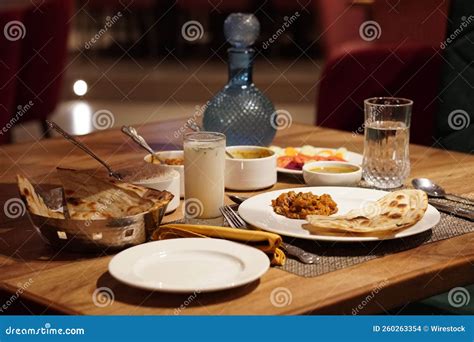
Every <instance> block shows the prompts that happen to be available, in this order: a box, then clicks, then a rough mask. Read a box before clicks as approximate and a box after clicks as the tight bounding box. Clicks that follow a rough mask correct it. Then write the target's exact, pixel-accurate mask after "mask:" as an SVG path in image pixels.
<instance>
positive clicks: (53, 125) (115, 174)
mask: <svg viewBox="0 0 474 342" xmlns="http://www.w3.org/2000/svg"><path fill="white" fill-rule="evenodd" d="M46 124H47V125H48V126H49V127H50V128H52V129H54V130H55V131H56V132H58V133H59V134H61V135H62V136H63V137H64V138H65V139H66V140H68V141H69V142H71V143H73V144H74V145H76V146H77V147H79V148H80V149H81V150H83V151H84V152H86V153H87V154H88V155H90V156H91V157H92V158H94V159H95V160H97V161H98V162H99V163H101V164H102V165H103V166H104V167H105V168H106V169H107V171H109V176H111V177H114V178H116V179H118V180H122V179H123V177H122V175H121V174H120V173H118V172H117V171H114V170H113V169H112V168H111V167H110V165H109V164H107V163H106V162H105V161H103V160H102V159H100V158H99V157H98V156H97V155H96V154H95V153H94V152H92V150H91V149H89V148H88V147H87V146H86V145H84V144H83V143H81V142H79V141H78V140H76V138H74V137H73V136H72V135H70V134H69V133H67V132H66V131H64V130H63V129H62V128H61V127H59V125H58V124H56V123H55V122H53V121H49V120H46Z"/></svg>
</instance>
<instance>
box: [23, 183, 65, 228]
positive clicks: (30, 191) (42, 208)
mask: <svg viewBox="0 0 474 342" xmlns="http://www.w3.org/2000/svg"><path fill="white" fill-rule="evenodd" d="M16 178H17V182H18V190H19V191H20V196H21V197H22V198H23V200H24V201H26V204H27V207H28V211H29V212H31V213H33V214H35V215H39V216H44V217H52V218H59V219H64V214H63V213H60V212H57V211H53V210H51V209H50V208H48V206H47V205H46V204H45V203H44V200H43V198H42V197H41V196H40V195H38V194H37V193H36V190H35V188H34V187H33V185H32V184H31V183H30V181H29V180H28V179H27V178H25V177H23V176H21V175H17V176H16Z"/></svg>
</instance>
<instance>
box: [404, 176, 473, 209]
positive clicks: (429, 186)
mask: <svg viewBox="0 0 474 342" xmlns="http://www.w3.org/2000/svg"><path fill="white" fill-rule="evenodd" d="M411 184H413V186H414V187H415V188H416V189H419V190H423V191H424V192H426V193H427V194H428V196H430V197H435V198H444V199H447V200H451V201H454V202H463V201H464V202H469V203H470V204H471V205H474V201H473V200H471V199H469V198H466V197H462V196H457V195H453V194H448V193H446V191H445V190H444V189H443V188H442V187H441V186H439V185H438V184H436V183H434V182H433V181H432V180H431V179H428V178H414V179H413V180H412V181H411Z"/></svg>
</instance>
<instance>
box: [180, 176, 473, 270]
mask: <svg viewBox="0 0 474 342" xmlns="http://www.w3.org/2000/svg"><path fill="white" fill-rule="evenodd" d="M360 186H362V187H368V186H367V185H366V184H361V185H360ZM469 197H473V196H469ZM431 201H433V202H438V203H442V204H450V205H453V204H455V205H456V206H459V207H462V208H466V209H471V210H472V209H474V206H472V205H470V204H469V203H468V202H465V203H462V202H451V201H447V200H444V199H430V202H431ZM174 222H176V223H178V222H179V223H184V220H178V221H174ZM186 223H193V224H208V225H216V226H228V224H227V222H226V221H225V220H224V218H222V217H220V218H217V219H215V220H212V221H211V220H197V219H194V220H191V221H189V220H188V221H187V222H186ZM471 232H474V222H471V221H468V220H465V219H462V218H458V217H455V216H453V215H449V214H445V213H441V219H440V221H439V223H438V224H437V225H436V226H435V227H433V228H432V229H431V230H428V231H426V232H423V233H420V234H417V235H413V236H408V237H405V238H400V239H394V240H380V241H370V242H351V243H347V242H346V243H340V242H337V243H336V242H328V241H316V240H303V239H293V238H287V237H284V240H285V241H286V242H288V243H291V244H292V245H295V246H298V247H300V248H302V249H304V250H305V251H306V252H308V253H310V254H313V255H315V256H316V257H317V258H318V261H317V262H316V263H314V264H312V265H308V264H303V263H302V262H299V261H298V260H295V259H291V258H287V260H286V263H285V265H284V266H281V267H276V268H278V269H281V270H283V271H286V272H290V273H293V274H296V275H298V276H301V277H308V278H309V277H317V276H320V275H322V274H325V273H329V272H333V271H337V270H340V269H343V268H346V267H350V266H354V265H357V264H360V263H363V262H366V261H369V260H373V259H376V258H380V257H383V256H385V255H389V254H394V253H398V252H402V251H405V250H408V249H412V248H416V247H418V246H421V245H424V244H427V243H431V242H436V241H440V240H444V239H449V238H452V237H455V236H459V235H463V234H467V233H471Z"/></svg>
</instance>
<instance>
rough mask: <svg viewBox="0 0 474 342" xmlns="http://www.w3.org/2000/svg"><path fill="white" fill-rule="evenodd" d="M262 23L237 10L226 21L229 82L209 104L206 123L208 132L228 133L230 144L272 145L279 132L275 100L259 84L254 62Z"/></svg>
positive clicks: (205, 114) (204, 121)
mask: <svg viewBox="0 0 474 342" xmlns="http://www.w3.org/2000/svg"><path fill="white" fill-rule="evenodd" d="M259 31H260V24H259V22H258V20H257V18H256V17H255V16H254V15H253V14H242V13H233V14H231V15H229V16H228V17H227V19H226V20H225V23H224V34H225V36H226V39H227V41H228V42H229V43H230V44H231V45H233V47H231V48H229V49H228V50H227V51H228V54H229V81H228V83H227V85H226V86H225V87H224V89H222V90H221V91H220V92H219V93H217V94H216V95H215V96H214V97H213V98H212V99H211V100H210V101H209V103H208V104H207V107H206V110H205V112H204V118H203V125H204V129H205V130H206V131H212V132H221V133H224V134H225V135H226V138H227V145H228V146H232V145H260V146H268V145H270V144H271V142H272V140H273V137H274V136H275V132H276V127H277V123H276V115H275V114H274V113H275V108H274V107H273V104H272V102H271V101H270V100H269V99H268V98H267V97H266V96H265V95H264V94H263V93H262V92H261V91H260V90H258V89H257V87H255V85H254V84H253V81H252V64H253V58H254V55H255V51H254V50H253V49H252V48H250V46H251V45H252V44H253V43H254V42H255V40H256V39H257V37H258V34H259Z"/></svg>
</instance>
